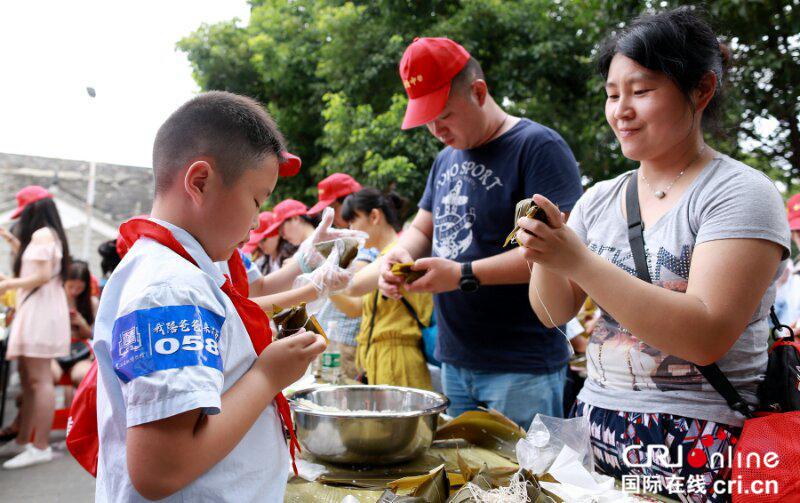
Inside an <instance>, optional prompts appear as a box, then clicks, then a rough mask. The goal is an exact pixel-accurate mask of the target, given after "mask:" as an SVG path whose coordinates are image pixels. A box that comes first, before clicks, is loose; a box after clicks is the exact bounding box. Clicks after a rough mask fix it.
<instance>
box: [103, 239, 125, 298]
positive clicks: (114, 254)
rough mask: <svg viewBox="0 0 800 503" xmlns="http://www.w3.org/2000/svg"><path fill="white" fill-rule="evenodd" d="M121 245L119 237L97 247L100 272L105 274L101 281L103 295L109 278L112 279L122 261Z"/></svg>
mask: <svg viewBox="0 0 800 503" xmlns="http://www.w3.org/2000/svg"><path fill="white" fill-rule="evenodd" d="M121 245H122V239H121V238H120V237H117V238H116V239H109V240H108V241H104V242H103V243H101V244H100V246H98V247H97V253H98V254H100V270H101V271H102V273H103V275H102V276H101V277H100V281H99V287H100V294H101V295H102V294H103V287H105V285H106V282H107V281H108V278H109V277H111V273H113V272H114V269H116V268H117V266H118V265H119V262H120V260H122V257H121V256H120V253H119V249H120V247H121Z"/></svg>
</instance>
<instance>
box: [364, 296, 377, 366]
mask: <svg viewBox="0 0 800 503" xmlns="http://www.w3.org/2000/svg"><path fill="white" fill-rule="evenodd" d="M378 295H380V291H378V290H375V295H373V296H372V316H371V317H370V319H369V333H367V351H366V352H365V353H364V358H366V357H367V356H369V349H370V347H371V346H372V332H374V331H375V315H376V314H377V312H378ZM366 364H367V362H366V361H365V362H364V365H366Z"/></svg>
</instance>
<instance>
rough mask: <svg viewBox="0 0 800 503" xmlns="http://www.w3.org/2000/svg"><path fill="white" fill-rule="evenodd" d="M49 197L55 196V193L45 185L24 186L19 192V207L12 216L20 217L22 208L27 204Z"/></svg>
mask: <svg viewBox="0 0 800 503" xmlns="http://www.w3.org/2000/svg"><path fill="white" fill-rule="evenodd" d="M48 197H53V194H51V193H50V192H49V191H48V190H47V189H45V188H44V187H40V186H39V185H28V186H27V187H23V188H22V189H20V191H19V192H17V209H16V210H14V213H12V214H11V218H12V219H13V218H19V216H20V215H21V214H22V210H24V209H25V207H26V206H28V205H29V204H31V203H35V202H36V201H41V200H42V199H47V198H48Z"/></svg>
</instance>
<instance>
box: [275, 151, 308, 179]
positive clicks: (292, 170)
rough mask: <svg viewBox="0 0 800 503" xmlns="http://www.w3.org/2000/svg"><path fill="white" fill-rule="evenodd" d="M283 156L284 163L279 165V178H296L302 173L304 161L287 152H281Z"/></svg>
mask: <svg viewBox="0 0 800 503" xmlns="http://www.w3.org/2000/svg"><path fill="white" fill-rule="evenodd" d="M281 155H282V156H283V158H284V161H283V162H282V163H280V164H279V165H278V175H279V176H287V177H288V176H294V175H296V174H297V173H299V172H300V166H302V165H303V161H302V160H301V159H300V158H299V157H297V156H296V155H294V154H290V153H289V152H287V151H285V150H284V151H283V152H281Z"/></svg>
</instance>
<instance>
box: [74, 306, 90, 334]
mask: <svg viewBox="0 0 800 503" xmlns="http://www.w3.org/2000/svg"><path fill="white" fill-rule="evenodd" d="M69 322H70V324H71V325H73V326H75V327H77V328H78V329H82V330H85V331H88V332H89V333H91V331H92V327H90V326H89V322H87V321H86V318H84V317H83V315H82V314H81V313H79V312H78V311H76V310H74V309H70V311H69Z"/></svg>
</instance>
